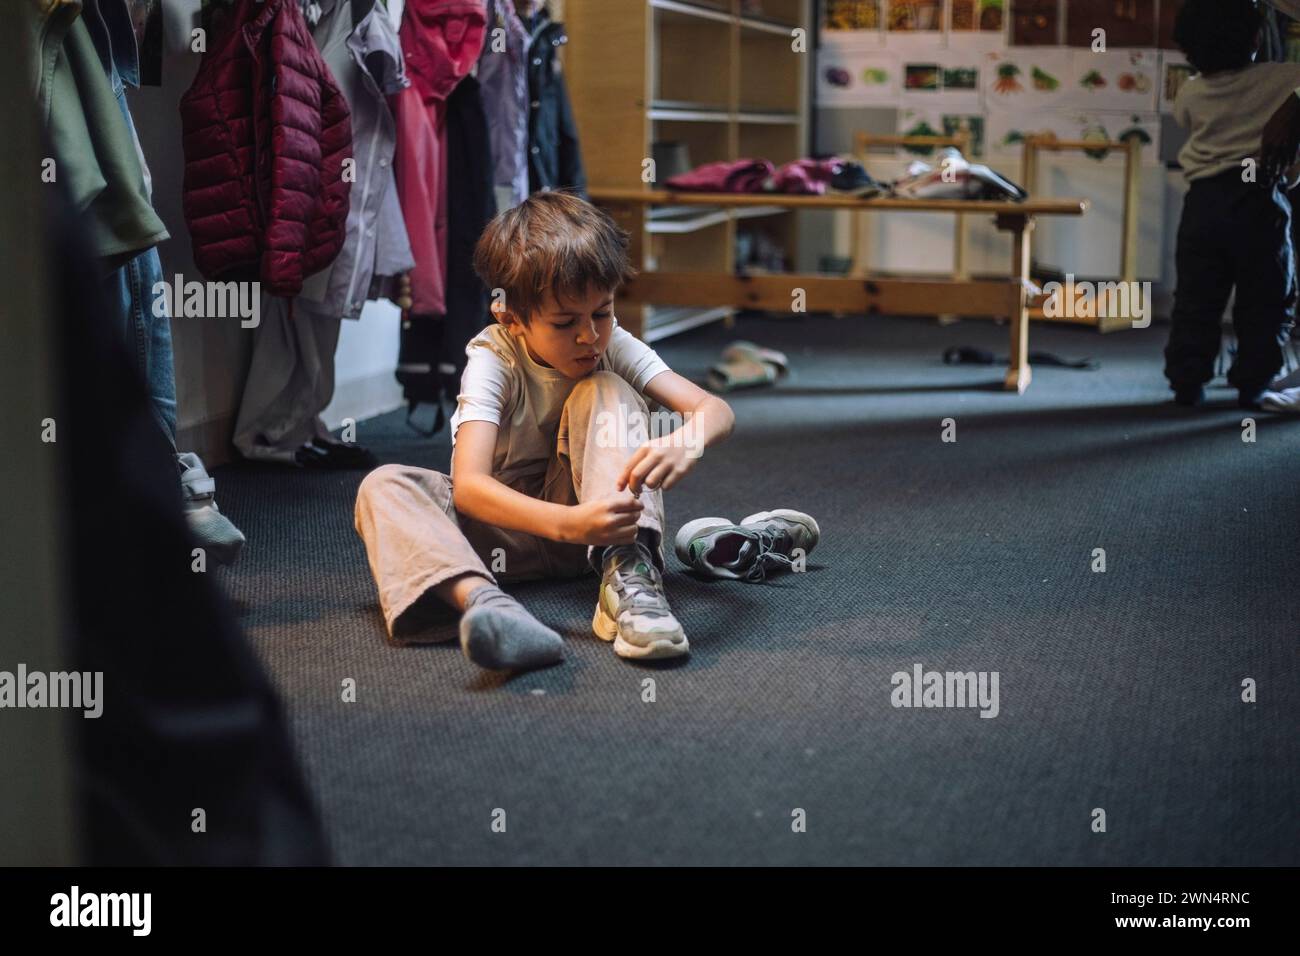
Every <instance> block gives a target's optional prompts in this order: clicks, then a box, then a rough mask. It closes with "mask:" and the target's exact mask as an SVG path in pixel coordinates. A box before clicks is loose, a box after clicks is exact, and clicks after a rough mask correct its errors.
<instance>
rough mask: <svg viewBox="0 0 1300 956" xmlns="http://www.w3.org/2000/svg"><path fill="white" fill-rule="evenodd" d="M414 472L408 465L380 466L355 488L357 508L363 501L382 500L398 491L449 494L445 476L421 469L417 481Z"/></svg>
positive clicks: (448, 482) (448, 484)
mask: <svg viewBox="0 0 1300 956" xmlns="http://www.w3.org/2000/svg"><path fill="white" fill-rule="evenodd" d="M414 471H416V469H412V468H411V467H410V466H409V465H397V464H388V465H380V466H379V467H378V468H376V469H375V470H374V471H372V472H370V474H368V475H366V477H365V478H363V479H361V484H360V486H358V488H357V504H358V506H359V505H360V504H361V502H363V501H372V500H374V499H376V498H382V497H384V496H385V495H389V494H392V493H393V492H395V491H399V490H402V491H409V490H423V491H424V492H425V493H428V494H434V493H437V492H445V493H446V494H448V495H450V494H451V492H450V479H448V477H447V476H446V475H444V474H442V473H441V472H437V471H429V470H427V469H423V468H421V469H418V471H419V472H420V473H421V474H420V475H419V478H418V480H417V478H416V475H415V474H413V472H414Z"/></svg>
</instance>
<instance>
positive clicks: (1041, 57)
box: [984, 48, 1070, 112]
mask: <svg viewBox="0 0 1300 956" xmlns="http://www.w3.org/2000/svg"><path fill="white" fill-rule="evenodd" d="M987 62H988V66H987V67H986V74H987V76H988V83H987V85H986V90H985V95H984V102H985V105H987V106H988V108H989V109H990V110H1014V111H1017V112H1023V111H1026V110H1027V111H1039V110H1045V109H1052V108H1054V107H1059V106H1062V105H1064V104H1065V102H1066V92H1067V88H1066V83H1067V82H1068V79H1069V74H1070V53H1069V51H1067V50H1053V49H1035V48H1030V49H1025V50H1008V51H1007V52H1006V53H1005V54H1002V55H998V54H990V56H989V59H988V61H987Z"/></svg>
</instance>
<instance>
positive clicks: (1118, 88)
mask: <svg viewBox="0 0 1300 956" xmlns="http://www.w3.org/2000/svg"><path fill="white" fill-rule="evenodd" d="M1070 74H1071V76H1070V93H1071V95H1070V99H1069V103H1070V105H1071V106H1075V107H1079V108H1081V109H1089V110H1098V109H1101V110H1130V111H1139V110H1142V111H1149V110H1153V109H1155V108H1156V95H1157V92H1158V91H1157V89H1156V87H1157V85H1158V83H1159V78H1160V55H1159V53H1157V52H1156V51H1155V50H1112V51H1111V52H1109V53H1093V52H1092V51H1091V50H1075V51H1074V53H1073V54H1072V64H1071V69H1070Z"/></svg>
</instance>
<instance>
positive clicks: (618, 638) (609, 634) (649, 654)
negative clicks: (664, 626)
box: [591, 601, 691, 661]
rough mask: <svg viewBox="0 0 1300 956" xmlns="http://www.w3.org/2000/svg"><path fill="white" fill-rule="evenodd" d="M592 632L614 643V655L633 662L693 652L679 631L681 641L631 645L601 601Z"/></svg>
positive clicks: (594, 617) (597, 607)
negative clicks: (624, 638) (642, 645)
mask: <svg viewBox="0 0 1300 956" xmlns="http://www.w3.org/2000/svg"><path fill="white" fill-rule="evenodd" d="M591 630H592V632H593V633H594V634H595V635H596V636H597V637H598V638H600V639H601V640H602V641H613V642H614V653H615V654H617V655H618V656H619V657H626V658H631V659H632V660H641V661H646V660H658V659H661V658H665V657H681V656H682V655H683V654H689V653H690V650H691V645H690V642H689V641H687V640H686V635H685V634H681V632H680V631H678V633H679V634H681V638H682V639H681V640H680V641H674V640H672V639H670V638H665V639H664V640H662V641H653V642H651V643H650V644H647V645H645V646H644V647H641V646H639V645H636V644H629V643H628V642H627V641H625V640H623V635H621V634H620V633H619V632H618V622H617V621H615V620H614V619H613V618H612V617H610V616H609V615H608V614H606V613H605V609H604V608H603V607H602V606H601V604H600V602H599V601H597V602H596V613H595V614H594V615H592V618H591Z"/></svg>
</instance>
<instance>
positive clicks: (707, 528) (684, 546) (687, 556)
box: [673, 518, 740, 580]
mask: <svg viewBox="0 0 1300 956" xmlns="http://www.w3.org/2000/svg"><path fill="white" fill-rule="evenodd" d="M735 526H736V523H735V522H734V521H729V520H727V519H726V518H696V519H694V520H693V521H688V522H686V524H684V525H682V526H681V528H680V529H678V531H677V536H676V537H675V538H673V550H674V551H675V552H677V560H678V561H680V562H681V563H682V564H684V565H686V566H687V567H688V568H693V569H694V570H696V571H700V572H701V573H704V574H711V575H713V576H714V577H718V578H730V579H733V580H740V575H738V574H734V573H733V572H731V571H728V570H726V569H725V568H697V567H696V566H695V565H694V564H693V563H692V562H691V542H692V541H694V540H695V539H696V538H698V537H700V536H701V535H705V534H709V533H710V532H713V531H721V530H723V529H724V528H734V527H735Z"/></svg>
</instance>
